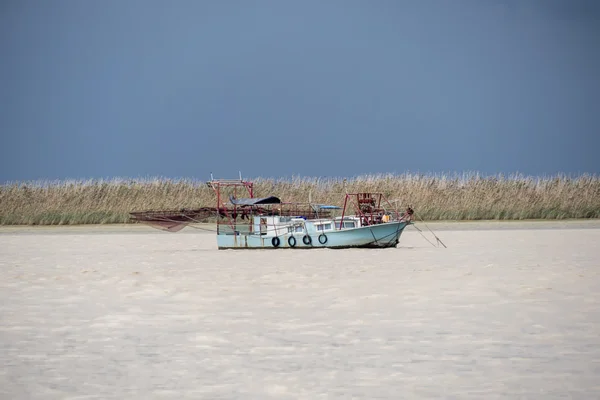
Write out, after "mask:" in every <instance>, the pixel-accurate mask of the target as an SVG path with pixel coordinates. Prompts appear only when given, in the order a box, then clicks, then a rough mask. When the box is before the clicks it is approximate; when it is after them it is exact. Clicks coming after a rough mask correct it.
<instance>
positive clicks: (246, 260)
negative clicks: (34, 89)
mask: <svg viewBox="0 0 600 400" xmlns="http://www.w3.org/2000/svg"><path fill="white" fill-rule="evenodd" d="M430 226H431V227H432V228H434V227H439V228H440V230H439V232H438V234H439V236H440V237H441V239H442V240H444V241H445V242H446V244H447V245H448V247H449V248H448V249H443V248H433V247H431V245H429V244H428V243H427V242H426V241H425V240H423V239H422V238H421V237H420V235H419V234H418V233H417V232H416V231H415V230H414V229H413V228H408V229H407V231H406V232H405V234H404V235H403V237H402V238H401V241H400V246H399V248H397V249H387V250H357V249H354V250H308V251H300V250H276V251H259V250H255V251H244V250H238V251H234V250H230V251H218V250H216V241H215V238H214V236H213V235H212V234H207V233H202V232H199V231H195V230H191V229H189V228H188V229H186V230H185V231H182V232H179V233H174V234H173V233H163V232H159V231H156V230H153V229H151V228H147V227H139V226H136V227H114V226H113V227H81V228H2V229H0V268H1V271H2V279H1V280H0V300H1V302H0V319H1V323H0V362H1V363H2V368H1V369H0V398H2V399H76V398H77V399H83V398H85V399H133V398H135V399H142V398H153V399H154V398H156V399H163V398H164V399H183V398H186V399H269V398H274V399H320V398H323V399H325V398H327V399H338V398H339V399H348V398H361V399H398V398H456V399H497V398H506V399H516V398H539V399H552V398H574V399H596V398H600V276H599V273H600V223H598V222H591V223H578V222H568V223H553V224H535V223H529V224H517V223H512V225H511V224H504V225H502V224H500V225H494V224H491V225H490V224H485V223H483V224H482V223H479V224H471V225H468V224H454V225H453V224H446V225H444V224H431V225H430ZM421 228H422V229H424V227H423V226H421ZM540 228H542V229H540Z"/></svg>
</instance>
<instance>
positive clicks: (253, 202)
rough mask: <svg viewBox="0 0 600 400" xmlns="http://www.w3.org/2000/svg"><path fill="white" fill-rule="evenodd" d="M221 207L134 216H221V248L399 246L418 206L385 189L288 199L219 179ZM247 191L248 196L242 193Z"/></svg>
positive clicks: (171, 219) (158, 224)
mask: <svg viewBox="0 0 600 400" xmlns="http://www.w3.org/2000/svg"><path fill="white" fill-rule="evenodd" d="M207 185H208V186H209V187H210V188H211V189H213V190H214V193H215V197H216V207H201V208H196V209H181V210H177V211H173V210H163V211H153V210H150V211H138V212H132V213H130V214H131V217H132V220H133V221H136V222H141V223H145V224H148V225H150V226H152V227H155V228H159V229H163V230H166V231H169V232H177V231H179V230H181V229H183V228H184V227H186V226H188V225H193V224H197V223H202V222H207V221H213V222H216V234H217V246H218V248H219V249H316V248H332V249H345V248H353V247H357V248H389V247H396V245H397V244H398V242H399V240H400V235H401V234H402V232H403V230H404V228H405V227H406V226H407V225H409V224H411V220H412V216H413V210H412V209H411V208H410V207H408V208H407V209H406V210H405V211H404V212H402V213H400V212H398V211H397V210H396V209H395V208H394V207H392V205H391V203H390V202H389V201H388V200H387V198H386V197H385V196H384V194H383V193H373V192H362V193H344V194H343V195H342V199H343V205H340V206H337V205H328V204H314V203H312V202H310V201H309V202H308V203H292V202H287V203H286V202H283V201H281V199H280V198H279V197H276V196H267V197H255V196H254V184H253V182H251V181H247V180H243V179H242V178H241V176H240V179H239V180H238V179H236V180H232V179H214V178H212V176H211V180H210V181H208V182H207ZM240 191H242V195H243V196H245V197H237V195H238V193H239V192H240Z"/></svg>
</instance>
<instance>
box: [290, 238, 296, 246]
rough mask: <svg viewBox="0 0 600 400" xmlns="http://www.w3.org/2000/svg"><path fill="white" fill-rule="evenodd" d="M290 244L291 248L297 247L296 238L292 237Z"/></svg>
mask: <svg viewBox="0 0 600 400" xmlns="http://www.w3.org/2000/svg"><path fill="white" fill-rule="evenodd" d="M288 244H289V245H290V247H296V238H295V237H293V236H290V237H289V238H288Z"/></svg>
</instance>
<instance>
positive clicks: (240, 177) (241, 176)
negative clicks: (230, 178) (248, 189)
mask: <svg viewBox="0 0 600 400" xmlns="http://www.w3.org/2000/svg"><path fill="white" fill-rule="evenodd" d="M238 172H239V173H240V182H241V181H242V171H238Z"/></svg>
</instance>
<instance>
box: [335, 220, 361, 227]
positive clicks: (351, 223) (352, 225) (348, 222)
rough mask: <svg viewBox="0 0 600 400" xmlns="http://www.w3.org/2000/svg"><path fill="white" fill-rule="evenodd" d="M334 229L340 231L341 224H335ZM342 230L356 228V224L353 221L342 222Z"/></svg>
mask: <svg viewBox="0 0 600 400" xmlns="http://www.w3.org/2000/svg"><path fill="white" fill-rule="evenodd" d="M335 226H336V228H338V229H340V226H342V224H341V222H336V224H335ZM344 228H356V223H355V222H354V221H344Z"/></svg>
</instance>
